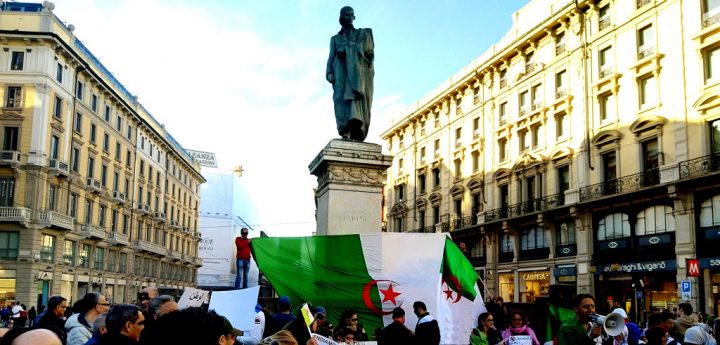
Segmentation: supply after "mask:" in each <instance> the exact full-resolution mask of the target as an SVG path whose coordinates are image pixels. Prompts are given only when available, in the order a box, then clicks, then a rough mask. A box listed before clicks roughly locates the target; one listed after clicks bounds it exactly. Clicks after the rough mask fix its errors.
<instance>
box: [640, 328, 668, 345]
mask: <svg viewBox="0 0 720 345" xmlns="http://www.w3.org/2000/svg"><path fill="white" fill-rule="evenodd" d="M667 337H668V330H667V329H665V327H661V326H655V327H650V328H648V330H647V331H645V338H646V339H647V343H646V344H647V345H665V344H667Z"/></svg>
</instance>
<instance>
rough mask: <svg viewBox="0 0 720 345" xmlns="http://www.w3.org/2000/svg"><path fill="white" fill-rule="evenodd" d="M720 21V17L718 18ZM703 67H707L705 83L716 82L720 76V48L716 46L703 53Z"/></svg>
mask: <svg viewBox="0 0 720 345" xmlns="http://www.w3.org/2000/svg"><path fill="white" fill-rule="evenodd" d="M718 19H720V16H719V17H718ZM703 60H704V61H703V65H704V67H705V81H706V82H707V81H714V80H715V79H716V78H717V77H718V76H720V74H718V73H717V71H718V70H719V68H720V46H716V47H713V48H710V49H708V50H705V51H704V52H703Z"/></svg>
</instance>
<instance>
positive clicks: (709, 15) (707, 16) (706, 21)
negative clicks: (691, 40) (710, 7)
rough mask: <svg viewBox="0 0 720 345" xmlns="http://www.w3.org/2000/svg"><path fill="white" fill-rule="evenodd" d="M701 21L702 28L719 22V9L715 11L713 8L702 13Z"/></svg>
mask: <svg viewBox="0 0 720 345" xmlns="http://www.w3.org/2000/svg"><path fill="white" fill-rule="evenodd" d="M702 18H703V21H702V27H703V29H704V28H706V27H708V26H710V25H713V24H715V23H717V22H720V11H717V9H714V11H708V12H705V13H703V16H702Z"/></svg>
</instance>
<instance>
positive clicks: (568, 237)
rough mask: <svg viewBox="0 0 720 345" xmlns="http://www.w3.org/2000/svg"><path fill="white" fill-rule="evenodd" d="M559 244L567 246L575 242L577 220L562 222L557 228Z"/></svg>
mask: <svg viewBox="0 0 720 345" xmlns="http://www.w3.org/2000/svg"><path fill="white" fill-rule="evenodd" d="M557 239H558V245H561V246H567V245H571V244H575V222H574V221H569V222H565V223H562V224H560V226H559V227H558V230H557Z"/></svg>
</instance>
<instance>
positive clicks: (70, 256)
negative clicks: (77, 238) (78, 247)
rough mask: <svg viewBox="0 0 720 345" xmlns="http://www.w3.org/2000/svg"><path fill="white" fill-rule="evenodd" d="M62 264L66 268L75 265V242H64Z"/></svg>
mask: <svg viewBox="0 0 720 345" xmlns="http://www.w3.org/2000/svg"><path fill="white" fill-rule="evenodd" d="M63 263H64V264H65V265H68V266H74V265H75V242H74V241H70V240H65V249H64V250H63Z"/></svg>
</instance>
